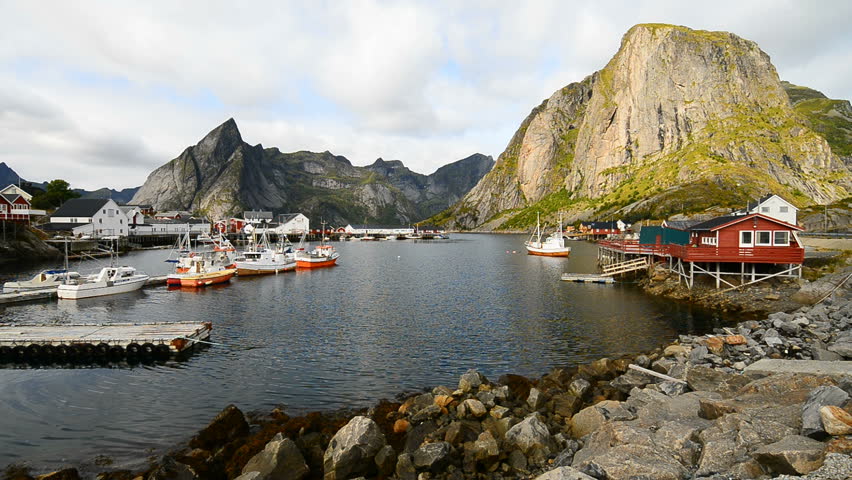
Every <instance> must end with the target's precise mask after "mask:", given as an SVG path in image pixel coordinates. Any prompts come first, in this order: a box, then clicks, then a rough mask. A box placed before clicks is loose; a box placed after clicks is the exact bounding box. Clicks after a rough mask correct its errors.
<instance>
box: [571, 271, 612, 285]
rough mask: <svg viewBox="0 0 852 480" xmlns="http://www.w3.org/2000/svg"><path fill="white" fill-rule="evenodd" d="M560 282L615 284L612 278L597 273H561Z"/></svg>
mask: <svg viewBox="0 0 852 480" xmlns="http://www.w3.org/2000/svg"><path fill="white" fill-rule="evenodd" d="M562 280H563V281H565V282H578V283H615V280H614V279H613V278H612V277H608V276H604V275H600V274H597V273H563V274H562Z"/></svg>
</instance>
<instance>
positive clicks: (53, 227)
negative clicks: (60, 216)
mask: <svg viewBox="0 0 852 480" xmlns="http://www.w3.org/2000/svg"><path fill="white" fill-rule="evenodd" d="M80 225H92V224H91V223H46V224H44V225H43V226H42V227H40V228H41V229H42V230H45V231H47V232H64V231H71V230H73V229H74V227H79V226H80Z"/></svg>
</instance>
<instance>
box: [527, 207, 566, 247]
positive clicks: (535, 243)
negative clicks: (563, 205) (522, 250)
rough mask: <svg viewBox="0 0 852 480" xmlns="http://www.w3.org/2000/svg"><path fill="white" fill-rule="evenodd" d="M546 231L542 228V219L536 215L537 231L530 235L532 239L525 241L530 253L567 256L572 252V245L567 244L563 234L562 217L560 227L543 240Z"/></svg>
mask: <svg viewBox="0 0 852 480" xmlns="http://www.w3.org/2000/svg"><path fill="white" fill-rule="evenodd" d="M543 236H544V232H543V231H542V228H541V221H540V220H539V218H538V216H537V215H536V225H535V232H533V233H532V235H530V239H529V240H527V241H526V242H524V246H525V247H526V248H527V253H528V254H529V255H539V256H543V257H567V256H569V255H570V254H571V247H566V246H565V238H563V236H562V218H560V219H559V228H558V229H557V230H556V231H555V232H553V233H552V234H550V235H549V236H548V237H547V238H545V239H544V240H542V237H543Z"/></svg>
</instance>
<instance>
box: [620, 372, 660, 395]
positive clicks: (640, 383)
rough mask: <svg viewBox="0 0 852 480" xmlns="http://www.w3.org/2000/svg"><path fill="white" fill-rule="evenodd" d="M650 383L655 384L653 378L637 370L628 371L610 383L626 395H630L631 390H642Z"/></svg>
mask: <svg viewBox="0 0 852 480" xmlns="http://www.w3.org/2000/svg"><path fill="white" fill-rule="evenodd" d="M649 383H654V379H653V377H651V376H650V375H648V374H647V373H642V372H639V371H636V370H628V371H627V373H625V374H624V375H620V376H618V377H616V378H615V380H613V381H611V382H609V384H610V385H611V386H612V387H613V388H615V389H616V390H618V391H621V392H624V393H630V390H633V389H634V388H637V387H638V388H642V387H644V386H645V385H647V384H649Z"/></svg>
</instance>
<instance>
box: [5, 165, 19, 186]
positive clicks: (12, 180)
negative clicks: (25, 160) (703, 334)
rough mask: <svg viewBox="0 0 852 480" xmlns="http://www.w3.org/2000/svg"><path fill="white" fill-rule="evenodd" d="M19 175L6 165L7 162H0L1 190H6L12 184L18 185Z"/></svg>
mask: <svg viewBox="0 0 852 480" xmlns="http://www.w3.org/2000/svg"><path fill="white" fill-rule="evenodd" d="M18 179H19V177H18V174H17V173H15V171H14V170H12V169H11V168H9V166H8V165H6V162H0V188H5V187H6V186H8V185H11V184H15V185H17V184H18Z"/></svg>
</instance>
